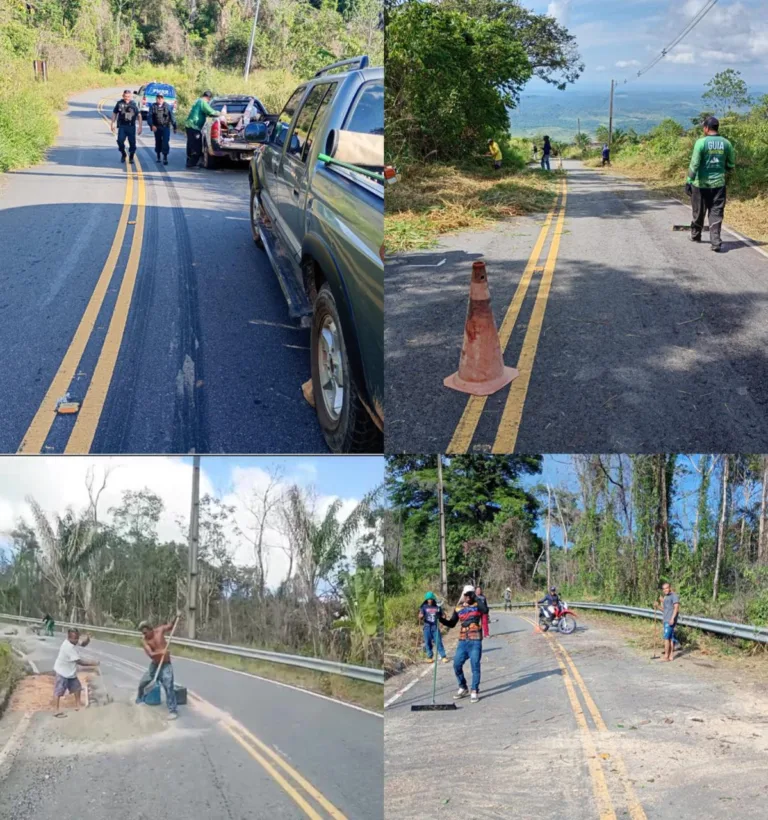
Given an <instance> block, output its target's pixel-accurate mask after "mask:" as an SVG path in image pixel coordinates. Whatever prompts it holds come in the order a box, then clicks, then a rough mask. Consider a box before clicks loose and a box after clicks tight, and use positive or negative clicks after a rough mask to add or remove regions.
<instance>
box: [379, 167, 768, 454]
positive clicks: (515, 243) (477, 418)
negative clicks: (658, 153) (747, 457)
mask: <svg viewBox="0 0 768 820" xmlns="http://www.w3.org/2000/svg"><path fill="white" fill-rule="evenodd" d="M564 166H565V169H566V171H567V179H566V180H565V186H564V189H563V190H562V194H561V197H560V206H561V207H558V208H555V209H553V211H552V212H551V213H550V214H548V215H544V214H542V215H541V216H540V217H520V218H515V219H514V220H511V221H506V222H503V223H499V224H497V225H496V226H494V227H493V228H492V229H490V230H487V231H481V232H476V233H470V232H463V233H459V234H456V235H455V236H447V237H444V238H443V239H442V240H441V241H440V244H439V247H438V248H437V249H436V250H434V251H428V252H418V253H410V254H403V255H399V256H397V257H395V258H394V259H392V260H391V261H388V264H387V284H386V312H385V345H384V347H385V385H386V397H385V408H386V414H387V451H388V452H440V451H445V450H446V449H447V451H448V452H489V451H493V452H510V451H512V450H514V451H516V452H525V453H541V452H543V453H549V452H555V453H563V452H566V453H570V452H576V453H580V452H586V453H594V452H619V453H644V452H659V451H661V450H663V451H668V452H697V453H698V452H708V451H714V450H718V448H719V449H720V450H722V449H725V450H733V451H736V450H738V449H739V448H741V449H742V450H743V449H744V448H746V449H747V450H749V449H750V448H752V450H754V451H755V452H763V451H764V450H765V449H766V447H767V446H768V354H767V353H766V351H768V258H766V255H765V254H761V253H760V252H758V250H756V249H755V248H753V247H750V246H749V245H748V244H747V243H746V242H744V241H742V240H741V239H740V238H738V237H737V236H734V235H733V234H730V233H728V232H725V233H724V234H723V240H724V242H723V244H724V253H722V254H715V253H712V252H711V251H710V250H709V248H708V245H707V244H706V243H703V244H698V245H697V244H694V243H692V242H690V241H688V236H687V234H686V233H685V232H675V231H673V230H672V226H673V225H674V224H685V223H690V218H691V217H690V209H689V208H687V207H685V206H683V205H682V204H680V203H679V202H676V201H674V200H660V199H655V198H653V197H652V196H651V194H650V193H649V192H648V190H647V189H645V188H644V187H643V186H642V185H641V184H640V183H637V182H634V181H631V180H628V179H626V178H619V177H615V176H611V175H607V174H605V173H602V172H601V171H599V170H598V169H594V168H585V167H583V166H582V165H581V163H579V162H575V161H566V162H565V163H564ZM681 185H682V184H681ZM681 193H682V187H681ZM727 218H728V210H727V208H726V222H727ZM760 250H762V249H760ZM478 259H483V260H484V261H485V263H486V266H487V270H488V281H489V284H490V291H491V300H492V304H493V308H494V314H495V319H496V325H497V327H501V326H502V324H504V325H505V326H506V338H505V340H503V341H502V346H506V351H505V363H506V364H507V365H510V366H513V367H518V368H519V370H520V376H519V377H518V378H517V379H516V380H515V381H513V382H512V385H511V387H509V388H504V389H502V390H500V391H499V392H498V393H496V394H494V395H493V396H490V397H488V398H487V400H486V399H469V398H468V397H467V395H466V394H464V393H458V392H456V391H453V390H450V389H448V388H446V387H444V385H443V379H444V378H445V377H446V376H448V375H450V374H451V373H452V372H454V371H455V370H456V367H457V365H458V362H459V353H460V350H461V344H462V334H463V330H464V321H465V317H466V310H467V297H468V293H469V278H470V273H471V268H472V262H473V261H475V260H478ZM437 266H439V267H437ZM502 335H504V334H503V333H502Z"/></svg>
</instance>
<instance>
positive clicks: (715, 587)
mask: <svg viewBox="0 0 768 820" xmlns="http://www.w3.org/2000/svg"><path fill="white" fill-rule="evenodd" d="M722 458H723V499H722V502H723V503H722V506H721V508H720V521H719V523H718V525H717V553H716V555H715V580H714V582H713V584H712V600H713V601H717V595H718V593H719V591H720V566H721V565H722V563H723V553H724V552H725V533H726V530H727V518H728V482H729V480H730V466H731V457H730V456H729V455H724V456H723V457H722Z"/></svg>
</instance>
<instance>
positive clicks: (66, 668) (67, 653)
mask: <svg viewBox="0 0 768 820" xmlns="http://www.w3.org/2000/svg"><path fill="white" fill-rule="evenodd" d="M79 640H80V632H79V631H78V630H77V629H68V630H67V638H66V640H65V641H64V643H62V645H61V647H60V648H59V654H58V656H57V657H56V662H55V663H54V664H53V671H54V672H55V673H56V680H55V682H54V684H53V696H54V697H55V698H56V711H57V712H58V711H59V701H60V700H61V699H62V698H63V697H64V695H66V694H67V692H71V693H72V694H73V695H74V696H75V703H76V704H77V707H78V708H79V707H80V705H81V704H80V692H81V691H82V689H83V687H82V685H81V684H80V681H79V680H78V679H77V667H78V666H85V667H95V666H98V665H99V662H98V661H84V660H83V659H82V658H81V657H80V653H79V652H78V649H77V642H78V641H79Z"/></svg>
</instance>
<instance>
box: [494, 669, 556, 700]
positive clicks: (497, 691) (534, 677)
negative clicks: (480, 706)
mask: <svg viewBox="0 0 768 820" xmlns="http://www.w3.org/2000/svg"><path fill="white" fill-rule="evenodd" d="M552 675H555V676H557V677H560V676H561V675H562V672H561V671H560V669H559V668H558V669H546V670H544V671H543V672H532V673H531V674H529V675H523V676H522V677H520V678H517V680H513V681H510V682H508V683H504V684H500V685H499V686H492V687H491V688H490V689H486V688H485V687H483V686H482V685H481V687H480V696H481V697H482V699H483V700H487V699H488V698H493V697H496V696H497V695H503V694H504V693H505V692H510V691H512V690H513V689H519V688H520V687H521V686H527V685H528V684H530V683H536V681H540V680H543V679H544V678H549V677H552Z"/></svg>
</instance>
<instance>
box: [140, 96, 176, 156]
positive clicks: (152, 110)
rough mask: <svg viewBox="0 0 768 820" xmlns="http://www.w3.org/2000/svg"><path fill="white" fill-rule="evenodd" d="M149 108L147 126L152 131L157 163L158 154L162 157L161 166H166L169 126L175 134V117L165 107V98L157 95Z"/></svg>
mask: <svg viewBox="0 0 768 820" xmlns="http://www.w3.org/2000/svg"><path fill="white" fill-rule="evenodd" d="M155 100H156V102H153V103H152V105H150V106H149V112H148V114H147V125H148V126H149V127H150V128H151V129H152V131H153V133H154V135H155V154H157V161H158V162H160V154H162V155H163V165H167V164H168V151H169V150H170V147H171V126H173V133H174V134H175V133H176V116H175V115H174V113H173V109H172V108H171V107H170V106H169V105H166V103H165V97H163V95H162V94H158V95H157V97H156V98H155Z"/></svg>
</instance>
